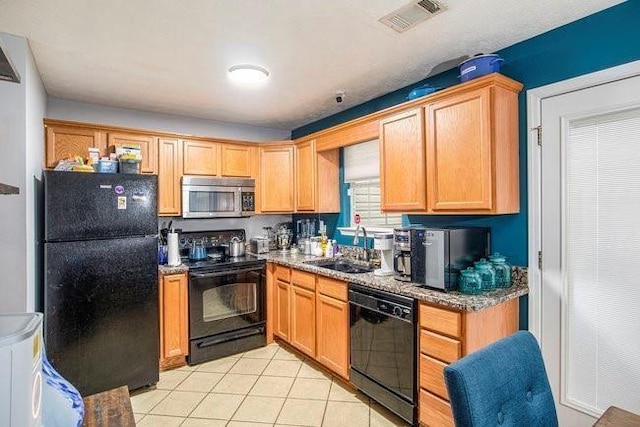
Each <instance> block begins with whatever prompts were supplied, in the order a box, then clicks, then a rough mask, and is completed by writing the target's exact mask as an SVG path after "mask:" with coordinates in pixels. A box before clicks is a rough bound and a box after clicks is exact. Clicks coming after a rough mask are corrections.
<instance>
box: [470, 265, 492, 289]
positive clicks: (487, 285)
mask: <svg viewBox="0 0 640 427" xmlns="http://www.w3.org/2000/svg"><path fill="white" fill-rule="evenodd" d="M474 266H475V268H476V270H477V271H478V274H479V275H480V279H481V280H482V290H483V291H493V290H494V289H495V288H496V270H495V268H493V265H492V264H491V263H490V262H489V261H487V260H486V259H484V258H482V259H481V260H480V261H477V262H475V263H474Z"/></svg>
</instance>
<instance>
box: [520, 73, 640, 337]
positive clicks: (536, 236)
mask: <svg viewBox="0 0 640 427" xmlns="http://www.w3.org/2000/svg"><path fill="white" fill-rule="evenodd" d="M638 75H640V60H639V61H633V62H629V63H627V64H623V65H619V66H616V67H611V68H607V69H604V70H601V71H596V72H593V73H589V74H584V75H582V76H578V77H574V78H571V79H567V80H563V81H560V82H556V83H551V84H548V85H545V86H540V87H537V88H534V89H530V90H527V130H528V132H527V199H528V204H529V208H528V217H529V219H528V236H529V237H528V243H527V246H528V252H529V256H528V269H527V271H528V275H529V277H528V282H529V319H528V320H529V331H530V332H531V333H532V334H533V335H534V336H535V337H536V338H537V339H538V342H541V340H542V332H543V331H542V274H541V273H542V272H541V270H540V269H539V268H538V251H540V250H542V239H541V233H542V220H541V215H542V212H541V209H540V202H541V185H540V178H541V173H540V170H541V166H542V163H541V159H540V154H541V153H540V146H538V132H537V128H538V126H540V125H541V123H542V115H541V114H542V112H541V105H542V100H543V99H545V98H550V97H553V96H558V95H563V94H565V93H568V92H574V91H578V90H582V89H587V88H589V87H593V86H599V85H602V84H607V83H611V82H614V81H616V80H622V79H626V78H630V77H635V76H638ZM542 262H543V263H544V257H543V260H542Z"/></svg>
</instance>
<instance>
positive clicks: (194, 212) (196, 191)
mask: <svg viewBox="0 0 640 427" xmlns="http://www.w3.org/2000/svg"><path fill="white" fill-rule="evenodd" d="M255 188H256V182H255V180H254V179H251V178H217V177H212V176H183V177H182V217H183V218H234V217H243V216H251V215H253V213H254V211H255V203H256V193H255Z"/></svg>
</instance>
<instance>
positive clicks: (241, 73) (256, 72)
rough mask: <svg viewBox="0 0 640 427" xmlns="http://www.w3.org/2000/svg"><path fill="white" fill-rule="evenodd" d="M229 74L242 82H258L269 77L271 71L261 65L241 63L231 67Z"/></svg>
mask: <svg viewBox="0 0 640 427" xmlns="http://www.w3.org/2000/svg"><path fill="white" fill-rule="evenodd" d="M229 76H230V77H231V78H232V79H233V80H235V81H237V82H240V83H258V82H261V81H264V80H266V79H267V77H269V71H268V70H267V69H266V68H264V67H261V66H259V65H252V64H240V65H234V66H233V67H231V68H229Z"/></svg>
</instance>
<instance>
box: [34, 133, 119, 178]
mask: <svg viewBox="0 0 640 427" xmlns="http://www.w3.org/2000/svg"><path fill="white" fill-rule="evenodd" d="M45 126H46V134H47V139H46V150H45V152H46V159H45V166H46V167H47V168H54V167H55V166H56V165H57V164H58V162H59V161H60V160H62V159H66V158H67V157H69V156H75V155H78V156H82V157H83V158H86V157H88V156H89V148H98V149H100V156H101V157H102V156H106V155H107V134H106V133H105V132H101V131H99V130H97V129H90V128H85V127H74V126H63V125H45Z"/></svg>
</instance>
